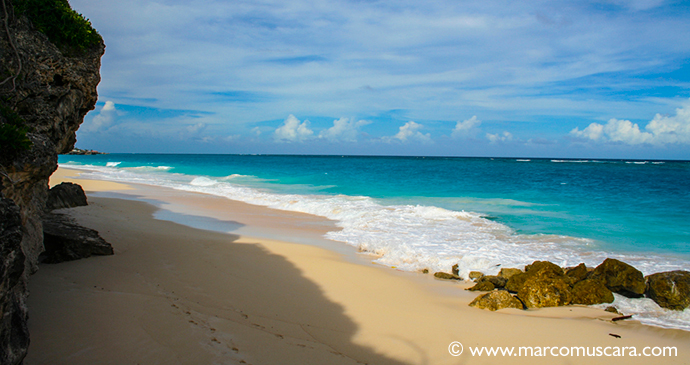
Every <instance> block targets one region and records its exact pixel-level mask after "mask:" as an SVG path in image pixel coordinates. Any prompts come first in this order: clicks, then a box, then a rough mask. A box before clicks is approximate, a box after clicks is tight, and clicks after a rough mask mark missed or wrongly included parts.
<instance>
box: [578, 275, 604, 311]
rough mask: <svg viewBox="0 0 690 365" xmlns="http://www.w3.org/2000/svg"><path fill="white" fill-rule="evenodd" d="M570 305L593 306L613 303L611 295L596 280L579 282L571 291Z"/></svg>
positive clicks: (601, 283)
mask: <svg viewBox="0 0 690 365" xmlns="http://www.w3.org/2000/svg"><path fill="white" fill-rule="evenodd" d="M571 292H572V294H573V299H572V301H571V303H572V304H584V305H593V304H601V303H611V302H613V293H612V292H611V291H610V290H609V289H608V288H607V287H606V285H604V283H603V282H602V281H601V280H598V279H585V280H582V281H579V282H578V283H577V284H575V286H573V289H572V290H571Z"/></svg>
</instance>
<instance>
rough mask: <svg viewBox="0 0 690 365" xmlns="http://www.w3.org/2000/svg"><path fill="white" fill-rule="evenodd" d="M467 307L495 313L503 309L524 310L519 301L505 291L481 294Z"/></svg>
mask: <svg viewBox="0 0 690 365" xmlns="http://www.w3.org/2000/svg"><path fill="white" fill-rule="evenodd" d="M469 306H470V307H475V308H479V309H488V310H490V311H496V310H499V309H503V308H516V309H523V308H524V307H523V305H522V302H520V300H519V299H517V298H515V297H514V296H512V295H510V293H508V292H507V291H505V290H496V291H492V292H490V293H486V294H482V295H480V296H478V297H477V298H475V299H474V300H473V301H472V302H471V303H470V304H469Z"/></svg>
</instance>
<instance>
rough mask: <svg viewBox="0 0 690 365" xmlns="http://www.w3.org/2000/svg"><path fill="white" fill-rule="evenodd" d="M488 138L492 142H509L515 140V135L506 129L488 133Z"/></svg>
mask: <svg viewBox="0 0 690 365" xmlns="http://www.w3.org/2000/svg"><path fill="white" fill-rule="evenodd" d="M486 138H487V139H488V140H489V142H491V143H497V142H507V141H512V140H513V135H512V134H510V132H507V131H505V132H503V133H496V134H491V133H487V134H486Z"/></svg>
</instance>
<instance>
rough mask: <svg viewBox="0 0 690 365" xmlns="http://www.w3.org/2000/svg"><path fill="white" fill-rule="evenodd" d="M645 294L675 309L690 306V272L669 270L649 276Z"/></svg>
mask: <svg viewBox="0 0 690 365" xmlns="http://www.w3.org/2000/svg"><path fill="white" fill-rule="evenodd" d="M645 279H646V281H647V289H646V291H645V295H647V297H649V298H651V299H652V300H654V301H655V302H656V303H657V304H659V306H661V307H663V308H668V309H673V310H684V309H685V308H688V307H690V272H688V271H684V270H677V271H667V272H661V273H657V274H652V275H649V276H647V277H646V278H645Z"/></svg>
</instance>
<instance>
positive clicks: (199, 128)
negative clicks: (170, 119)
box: [187, 123, 206, 134]
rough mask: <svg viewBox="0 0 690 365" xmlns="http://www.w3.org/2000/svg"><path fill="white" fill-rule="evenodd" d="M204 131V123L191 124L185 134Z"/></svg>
mask: <svg viewBox="0 0 690 365" xmlns="http://www.w3.org/2000/svg"><path fill="white" fill-rule="evenodd" d="M204 129H206V123H197V124H192V125H188V126H187V132H189V133H192V134H194V133H199V132H201V131H203V130H204Z"/></svg>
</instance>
